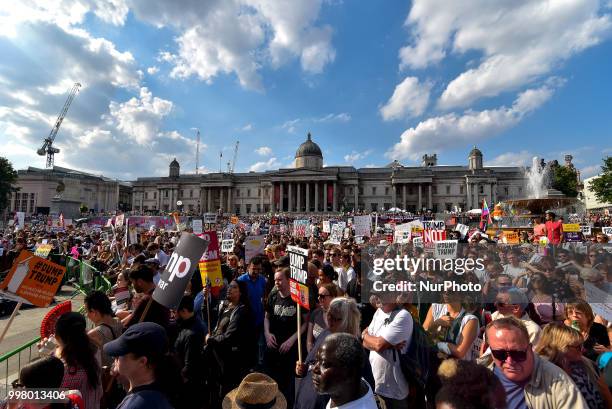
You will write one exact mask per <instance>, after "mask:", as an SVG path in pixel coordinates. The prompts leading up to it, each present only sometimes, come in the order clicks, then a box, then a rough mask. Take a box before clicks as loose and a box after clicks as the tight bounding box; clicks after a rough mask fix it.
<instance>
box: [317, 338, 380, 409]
mask: <svg viewBox="0 0 612 409" xmlns="http://www.w3.org/2000/svg"><path fill="white" fill-rule="evenodd" d="M362 364H363V348H362V346H361V343H360V342H359V339H358V338H357V337H355V336H354V335H351V334H346V333H336V334H331V335H329V336H328V337H327V338H325V341H324V342H323V344H322V345H321V347H320V348H319V349H318V350H317V355H316V361H315V364H314V366H313V368H312V383H313V385H314V387H315V389H316V390H317V392H318V393H321V394H326V395H329V402H328V403H327V406H326V408H327V409H331V408H342V409H376V408H377V405H376V400H375V399H374V395H373V394H372V389H371V388H370V386H369V385H368V383H367V382H366V381H364V380H363V379H362V378H361V375H362V371H361V369H362ZM385 402H387V400H385ZM386 407H387V408H388V409H391V406H386Z"/></svg>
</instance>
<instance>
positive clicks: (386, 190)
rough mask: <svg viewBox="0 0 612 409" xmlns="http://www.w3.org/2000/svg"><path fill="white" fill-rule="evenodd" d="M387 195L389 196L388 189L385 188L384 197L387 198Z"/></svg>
mask: <svg viewBox="0 0 612 409" xmlns="http://www.w3.org/2000/svg"><path fill="white" fill-rule="evenodd" d="M388 194H389V188H388V187H386V188H385V196H387V195H388Z"/></svg>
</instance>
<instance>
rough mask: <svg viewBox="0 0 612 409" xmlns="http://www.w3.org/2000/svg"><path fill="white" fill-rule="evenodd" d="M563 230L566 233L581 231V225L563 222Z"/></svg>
mask: <svg viewBox="0 0 612 409" xmlns="http://www.w3.org/2000/svg"><path fill="white" fill-rule="evenodd" d="M563 232H565V233H579V232H580V225H579V224H578V223H563Z"/></svg>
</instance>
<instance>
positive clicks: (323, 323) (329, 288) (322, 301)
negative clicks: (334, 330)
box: [306, 283, 338, 352]
mask: <svg viewBox="0 0 612 409" xmlns="http://www.w3.org/2000/svg"><path fill="white" fill-rule="evenodd" d="M318 294H319V297H318V299H319V306H318V307H317V308H315V310H314V311H313V312H312V313H311V314H310V319H309V322H308V335H307V341H306V349H307V350H308V352H310V350H311V349H312V346H313V345H314V344H315V342H316V340H317V337H318V336H319V335H320V334H321V333H322V332H323V331H324V330H325V329H326V328H327V327H328V322H327V311H328V309H329V304H330V303H331V301H332V300H333V299H334V298H336V297H337V296H338V287H336V285H335V284H333V283H327V284H323V285H321V286H320V287H319V289H318Z"/></svg>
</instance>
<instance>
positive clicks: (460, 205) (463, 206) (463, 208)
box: [458, 203, 465, 211]
mask: <svg viewBox="0 0 612 409" xmlns="http://www.w3.org/2000/svg"><path fill="white" fill-rule="evenodd" d="M458 205H459V210H460V211H465V203H459V204H458Z"/></svg>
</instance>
